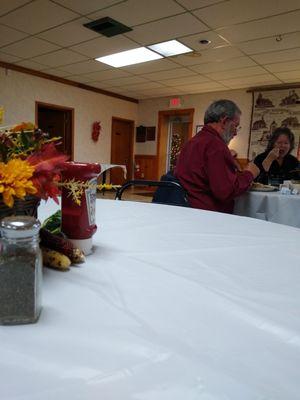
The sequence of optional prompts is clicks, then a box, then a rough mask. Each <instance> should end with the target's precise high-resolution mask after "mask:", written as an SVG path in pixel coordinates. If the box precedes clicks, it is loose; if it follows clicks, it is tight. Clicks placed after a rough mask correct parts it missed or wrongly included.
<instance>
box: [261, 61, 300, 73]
mask: <svg viewBox="0 0 300 400" xmlns="http://www.w3.org/2000/svg"><path fill="white" fill-rule="evenodd" d="M264 67H265V68H266V69H267V70H268V71H270V72H286V71H296V70H300V60H296V61H285V62H281V63H275V64H266V65H264Z"/></svg>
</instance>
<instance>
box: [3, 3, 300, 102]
mask: <svg viewBox="0 0 300 400" xmlns="http://www.w3.org/2000/svg"><path fill="white" fill-rule="evenodd" d="M103 17H111V18H113V19H115V20H117V21H119V22H121V23H123V24H125V25H127V26H129V27H130V28H132V31H130V32H127V33H125V34H122V35H118V36H114V37H110V38H108V37H105V36H103V35H99V34H98V33H96V32H93V31H91V30H89V29H87V28H85V27H84V26H83V24H85V23H88V22H90V21H93V20H96V19H99V18H103ZM299 20H300V0H263V1H262V0H251V1H250V0H125V1H124V0H122V1H120V0H84V1H83V0H31V1H28V0H1V1H0V61H2V62H6V63H11V64H16V65H18V66H21V67H25V68H29V69H32V70H36V71H41V72H43V73H46V74H50V75H53V76H57V77H60V78H65V79H68V80H71V81H74V82H80V83H84V84H86V85H89V86H92V87H95V88H98V89H99V88H100V89H104V90H106V91H110V92H113V93H117V94H120V95H123V96H127V97H132V98H135V99H146V98H153V97H161V96H170V95H186V94H194V93H205V92H209V91H219V90H230V89H238V88H248V87H253V86H264V85H280V84H283V83H285V84H286V83H296V82H299V81H300V25H299ZM170 39H177V40H179V41H180V42H182V43H183V44H185V45H187V46H189V47H191V48H192V49H193V50H194V51H195V52H194V53H192V54H186V55H180V56H175V57H168V58H164V59H162V60H157V61H150V62H147V63H141V64H138V65H133V66H128V67H123V68H113V67H109V66H108V65H105V64H102V63H99V62H97V61H95V60H94V58H96V57H102V56H105V55H108V54H112V53H115V52H118V51H124V50H129V49H133V48H136V47H139V46H145V45H150V44H154V43H157V42H163V41H167V40H170ZM201 39H207V40H209V41H210V43H209V44H208V45H203V44H201V43H200V40H201Z"/></svg>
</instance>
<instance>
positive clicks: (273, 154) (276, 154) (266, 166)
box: [262, 147, 279, 172]
mask: <svg viewBox="0 0 300 400" xmlns="http://www.w3.org/2000/svg"><path fill="white" fill-rule="evenodd" d="M278 157H279V148H278V147H274V148H273V149H272V150H271V151H270V153H269V154H268V155H267V157H266V158H265V159H264V161H263V162H262V166H263V169H264V170H265V171H266V172H268V171H269V169H270V167H271V164H272V162H273V161H274V160H277V158H278Z"/></svg>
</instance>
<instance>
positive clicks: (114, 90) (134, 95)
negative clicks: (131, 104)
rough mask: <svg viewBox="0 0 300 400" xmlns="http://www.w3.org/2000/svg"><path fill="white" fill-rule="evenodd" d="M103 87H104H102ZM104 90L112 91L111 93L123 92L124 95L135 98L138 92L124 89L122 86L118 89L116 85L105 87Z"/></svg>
mask: <svg viewBox="0 0 300 400" xmlns="http://www.w3.org/2000/svg"><path fill="white" fill-rule="evenodd" d="M101 89H102V88H101ZM103 89H104V90H106V91H108V92H110V93H116V94H121V95H123V96H127V97H131V98H133V99H137V98H138V97H137V96H138V94H137V93H135V92H132V91H129V90H127V89H122V88H118V89H116V88H115V87H112V88H103Z"/></svg>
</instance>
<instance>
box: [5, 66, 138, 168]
mask: <svg viewBox="0 0 300 400" xmlns="http://www.w3.org/2000/svg"><path fill="white" fill-rule="evenodd" d="M35 101H40V102H43V103H49V104H55V105H59V106H65V107H72V108H74V160H75V161H82V162H104V163H109V162H110V148H111V121H112V116H114V117H121V118H126V119H130V120H134V121H136V120H137V110H138V104H136V103H132V102H128V101H124V100H120V99H117V98H114V97H109V96H104V95H102V94H98V93H94V92H91V91H88V90H83V89H79V88H76V87H72V86H69V85H64V84H61V83H59V82H55V81H50V80H47V79H43V78H38V77H35V76H32V75H28V74H24V73H19V72H16V71H12V70H5V69H3V68H0V106H4V109H5V115H4V125H11V124H16V123H20V122H22V121H31V122H34V121H35ZM94 121H101V126H102V131H101V134H100V137H99V140H98V142H96V143H95V142H94V141H93V140H92V139H91V127H92V123H93V122H94ZM57 134H58V135H59V132H57Z"/></svg>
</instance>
